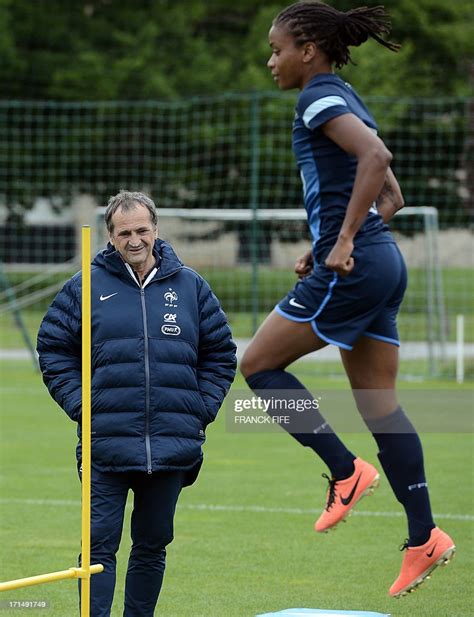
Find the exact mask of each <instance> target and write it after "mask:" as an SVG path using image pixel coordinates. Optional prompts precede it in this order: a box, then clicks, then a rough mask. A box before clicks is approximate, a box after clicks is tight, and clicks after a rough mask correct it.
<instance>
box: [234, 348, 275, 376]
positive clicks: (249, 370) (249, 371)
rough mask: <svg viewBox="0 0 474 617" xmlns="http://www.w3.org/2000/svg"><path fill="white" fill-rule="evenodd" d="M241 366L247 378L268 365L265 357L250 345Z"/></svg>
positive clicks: (241, 370)
mask: <svg viewBox="0 0 474 617" xmlns="http://www.w3.org/2000/svg"><path fill="white" fill-rule="evenodd" d="M239 368H240V372H241V373H242V375H243V376H244V377H245V379H247V378H248V377H250V375H253V374H254V373H259V372H260V371H263V370H265V369H266V368H268V367H266V366H265V359H264V358H263V357H261V356H260V355H259V354H258V353H255V352H254V350H253V349H252V348H251V347H248V348H247V349H246V350H245V352H244V355H243V356H242V359H241V361H240V366H239Z"/></svg>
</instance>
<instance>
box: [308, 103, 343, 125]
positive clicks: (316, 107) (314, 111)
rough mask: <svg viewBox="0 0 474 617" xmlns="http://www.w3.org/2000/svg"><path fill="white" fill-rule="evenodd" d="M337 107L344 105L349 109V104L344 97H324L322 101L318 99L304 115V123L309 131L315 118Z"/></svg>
mask: <svg viewBox="0 0 474 617" xmlns="http://www.w3.org/2000/svg"><path fill="white" fill-rule="evenodd" d="M335 105H344V106H345V107H347V103H346V101H345V100H344V99H343V98H342V96H324V97H323V98H322V99H318V100H317V101H314V103H311V105H310V106H309V107H308V108H307V109H306V111H305V112H304V114H303V122H304V123H305V126H306V127H307V128H308V129H309V128H310V127H309V123H310V122H311V120H312V119H313V118H314V117H315V116H317V115H318V114H319V113H321V112H322V111H324V110H325V109H327V108H328V107H334V106H335Z"/></svg>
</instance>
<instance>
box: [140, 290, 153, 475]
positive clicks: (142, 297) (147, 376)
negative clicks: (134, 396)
mask: <svg viewBox="0 0 474 617" xmlns="http://www.w3.org/2000/svg"><path fill="white" fill-rule="evenodd" d="M140 300H141V303H142V316H143V334H144V338H145V446H146V464H147V472H148V473H149V474H151V473H152V467H151V444H150V358H149V350H148V324H147V316H146V304H145V289H144V288H143V287H141V288H140Z"/></svg>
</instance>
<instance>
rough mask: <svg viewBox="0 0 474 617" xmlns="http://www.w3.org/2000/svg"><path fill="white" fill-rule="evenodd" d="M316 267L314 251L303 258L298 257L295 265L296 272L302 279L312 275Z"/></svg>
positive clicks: (302, 256)
mask: <svg viewBox="0 0 474 617" xmlns="http://www.w3.org/2000/svg"><path fill="white" fill-rule="evenodd" d="M313 266H314V259H313V251H308V252H306V253H305V254H304V255H301V257H298V259H297V260H296V264H295V272H296V274H297V275H298V276H299V278H300V279H302V278H304V277H305V276H308V274H311V270H312V269H313Z"/></svg>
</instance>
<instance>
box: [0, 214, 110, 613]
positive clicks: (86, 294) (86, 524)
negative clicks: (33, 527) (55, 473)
mask: <svg viewBox="0 0 474 617" xmlns="http://www.w3.org/2000/svg"><path fill="white" fill-rule="evenodd" d="M90 258H91V230H90V227H89V226H88V225H84V226H83V227H82V551H81V553H82V557H81V567H80V568H69V569H68V570H61V571H60V572H51V573H50V574H39V575H38V576H30V577H28V578H19V579H16V580H13V581H6V582H4V583H0V591H9V590H11V589H18V588H20V587H30V586H31V585H40V584H41V583H50V582H52V581H60V580H63V579H68V578H80V579H81V617H89V614H90V577H91V574H96V573H99V572H103V570H104V566H103V565H102V564H96V565H93V566H91V266H90Z"/></svg>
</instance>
